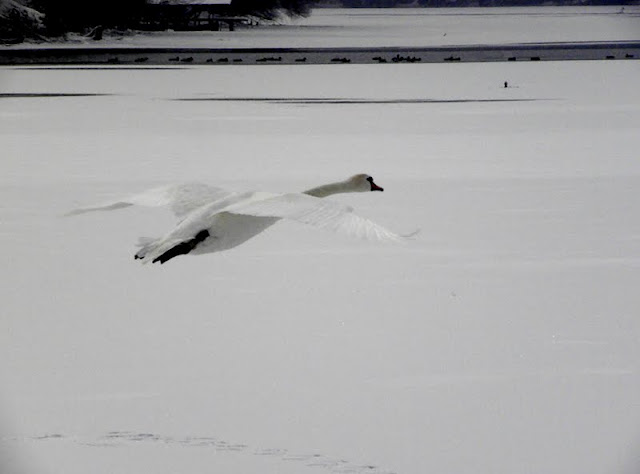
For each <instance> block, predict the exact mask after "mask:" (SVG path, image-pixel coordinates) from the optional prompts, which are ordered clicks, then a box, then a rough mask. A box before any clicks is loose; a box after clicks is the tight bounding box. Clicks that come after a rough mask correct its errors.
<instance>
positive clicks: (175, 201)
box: [66, 183, 234, 218]
mask: <svg viewBox="0 0 640 474" xmlns="http://www.w3.org/2000/svg"><path fill="white" fill-rule="evenodd" d="M232 194H234V193H232V192H230V191H226V190H224V189H221V188H216V187H213V186H209V185H207V184H202V183H185V184H173V185H169V186H161V187H158V188H153V189H149V190H147V191H143V192H142V193H139V194H132V195H131V196H128V197H125V198H123V199H119V200H117V201H111V202H107V203H104V204H101V205H97V206H91V207H83V208H78V209H74V210H73V211H71V212H69V213H67V214H66V215H67V216H73V215H77V214H84V213H85V212H93V211H111V210H114V209H122V208H124V207H130V206H147V207H163V206H167V207H169V208H170V209H171V211H172V212H173V213H174V214H175V215H176V216H177V217H180V218H181V217H184V216H186V215H187V214H189V213H190V212H192V211H193V210H195V209H198V208H199V207H202V206H204V205H205V204H208V203H211V202H214V201H218V200H220V199H224V198H227V197H229V196H230V195H232Z"/></svg>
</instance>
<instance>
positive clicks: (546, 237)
mask: <svg viewBox="0 0 640 474" xmlns="http://www.w3.org/2000/svg"><path fill="white" fill-rule="evenodd" d="M639 68H640V65H639V63H638V62H636V61H590V62H579V61H578V62H545V63H491V64H441V65H429V64H412V65H406V64H405V65H386V66H384V65H342V66H302V67H301V66H297V67H295V66H260V67H258V66H229V67H225V68H206V67H186V68H165V69H152V68H149V69H144V68H141V69H130V68H111V69H108V70H104V69H77V68H59V69H40V68H2V69H0V86H1V89H2V96H1V98H0V140H1V143H2V165H1V166H2V173H0V222H1V227H0V228H1V232H0V255H1V261H2V273H1V277H2V282H1V284H0V301H1V302H2V310H1V311H0V322H1V325H2V328H3V330H2V333H0V380H1V381H2V389H1V391H0V430H1V433H0V438H1V439H0V463H1V466H2V469H1V471H2V473H3V474H4V473H6V474H22V473H29V474H33V473H37V474H40V473H42V474H50V473H51V474H76V473H77V474H85V473H87V472H91V473H97V474H102V473H104V474H107V473H109V474H111V473H122V474H125V473H126V474H134V473H136V474H137V473H141V472H145V473H154V474H165V473H167V474H169V473H171V474H174V473H185V474H190V473H193V474H199V473H210V472H220V473H248V474H265V473H267V474H268V473H283V474H287V473H291V474H293V473H296V474H304V473H307V472H308V473H318V474H320V473H327V472H343V473H398V474H422V473H436V472H437V473H452V474H454V473H455V474H458V473H481V474H485V473H486V474H513V473H542V472H544V473H546V474H555V473H557V474H565V473H567V472H576V473H578V472H579V473H581V474H602V473H607V474H610V473H616V474H632V473H635V472H637V471H638V469H639V468H640V406H639V404H638V399H639V398H640V375H639V374H640V372H639V370H640V362H639V361H640V344H639V342H640V321H639V319H638V308H639V307H640V294H639V293H638V290H637V289H638V286H639V284H640V211H639V210H638V206H637V202H638V189H639V187H640V160H638V146H637V145H638V129H639V127H640V89H639V88H638V87H637V77H638V73H639V72H640V70H639ZM504 81H508V83H509V86H510V87H508V88H504V86H503V83H504ZM64 94H83V95H64ZM56 95H58V96H56ZM176 99H191V100H176ZM216 99H225V100H216ZM226 99H238V100H226ZM247 99H252V100H247ZM270 99H296V100H288V101H282V100H270ZM309 99H323V100H309ZM344 99H356V100H344ZM356 172H367V173H370V174H372V175H373V176H374V177H375V178H376V181H377V182H378V183H379V184H380V185H381V186H384V187H385V192H384V193H371V194H358V195H344V196H335V197H334V198H333V199H335V200H338V201H341V202H345V203H348V204H351V205H353V206H354V207H355V208H356V210H357V211H358V212H359V213H360V214H362V215H365V216H367V217H370V218H372V219H374V220H375V221H377V222H379V223H381V224H383V225H385V226H387V227H389V228H391V229H394V230H397V231H399V232H409V231H411V230H413V229H415V228H421V229H422V233H421V234H420V236H419V237H418V238H417V239H416V240H415V242H414V243H412V244H410V245H407V246H393V245H373V244H368V243H362V242H356V241H351V240H349V239H346V238H342V237H339V236H336V235H332V234H325V233H322V232H319V231H315V230H313V229H306V228H302V227H301V226H297V225H294V224H288V223H279V224H278V225H277V226H275V227H273V228H272V229H270V230H268V231H267V232H266V233H265V234H263V235H261V236H259V237H258V238H256V239H254V240H252V241H249V242H248V243H246V244H245V245H243V246H241V247H238V248H237V249H234V250H232V251H229V252H227V253H223V254H217V255H207V256H199V257H183V258H178V259H175V260H172V261H171V262H169V263H167V264H166V265H164V266H157V265H154V266H149V265H148V266H143V265H140V264H139V263H138V262H136V261H134V260H133V253H134V251H135V246H134V243H135V241H136V240H137V238H138V237H139V236H142V235H151V236H153V235H159V234H161V233H163V232H165V231H166V230H167V228H168V227H169V226H171V225H172V223H173V219H172V217H171V216H170V215H169V213H168V212H163V211H162V210H145V209H128V210H121V211H117V212H113V213H102V214H100V213H99V214H93V215H90V214H87V215H83V216H77V217H74V218H63V217H61V215H62V214H63V213H65V212H66V211H68V210H69V209H71V208H73V207H75V206H80V205H87V204H92V203H96V202H101V201H103V200H107V199H110V198H115V197H119V196H122V195H124V194H128V193H130V192H134V191H138V190H142V189H146V188H148V187H151V186H155V185H159V184H163V183H169V182H180V181H186V180H200V181H204V182H208V183H211V184H215V185H219V186H223V187H228V188H232V189H264V190H273V191H288V190H302V189H305V188H308V187H312V186H314V185H316V184H320V183H324V182H327V181H332V180H336V179H341V178H343V177H345V176H349V175H351V174H353V173H356Z"/></svg>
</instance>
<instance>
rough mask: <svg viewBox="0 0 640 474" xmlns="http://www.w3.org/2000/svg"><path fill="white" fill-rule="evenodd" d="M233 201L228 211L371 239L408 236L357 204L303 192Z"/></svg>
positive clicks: (398, 239) (386, 239)
mask: <svg viewBox="0 0 640 474" xmlns="http://www.w3.org/2000/svg"><path fill="white" fill-rule="evenodd" d="M262 194H263V196H261V197H260V198H258V199H256V198H255V197H254V198H252V199H249V200H246V201H241V202H238V203H236V204H233V205H231V206H229V207H228V208H226V209H225V211H226V212H230V213H233V214H242V215H247V216H257V217H277V218H280V219H288V220H293V221H296V222H300V223H302V224H307V225H310V226H313V227H318V228H321V229H326V230H329V231H332V232H337V233H341V234H345V235H348V236H350V237H356V238H360V239H365V240H371V241H395V242H401V241H404V240H405V238H403V237H402V236H400V235H398V234H396V233H394V232H392V231H390V230H388V229H386V228H384V227H382V226H381V225H379V224H376V223H375V222H373V221H371V220H369V219H367V218H365V217H362V216H359V215H358V214H356V213H354V212H353V208H352V207H350V206H347V205H344V204H340V203H337V202H334V201H331V200H327V199H321V198H317V197H313V196H308V195H306V194H301V193H288V194H271V195H270V196H265V195H264V194H265V193H262Z"/></svg>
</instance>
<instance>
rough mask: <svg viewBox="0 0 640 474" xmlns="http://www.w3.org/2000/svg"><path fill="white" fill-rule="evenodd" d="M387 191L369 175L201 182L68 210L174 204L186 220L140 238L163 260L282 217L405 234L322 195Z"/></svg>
mask: <svg viewBox="0 0 640 474" xmlns="http://www.w3.org/2000/svg"><path fill="white" fill-rule="evenodd" d="M364 191H383V189H382V188H381V187H379V186H377V185H376V184H375V183H374V182H373V178H371V177H370V176H368V175H365V174H359V175H355V176H353V177H351V178H349V179H347V180H345V181H341V182H338V183H330V184H326V185H323V186H318V187H316V188H313V189H309V190H308V191H305V192H304V193H290V194H281V193H266V192H244V193H236V192H229V191H225V190H223V189H220V188H214V187H211V186H207V185H204V184H200V183H193V184H181V185H175V186H166V187H162V188H155V189H152V190H149V191H146V192H144V193H141V194H136V195H133V196H130V197H128V198H126V199H122V200H120V201H116V202H112V203H108V204H105V205H101V206H96V207H88V208H82V209H77V210H75V211H72V212H71V213H69V214H82V213H85V212H91V211H102V210H113V209H120V208H124V207H129V206H133V205H142V206H169V207H170V208H171V209H172V211H173V212H174V214H175V215H176V216H177V217H178V218H179V219H181V220H180V221H179V223H178V225H177V226H176V227H174V228H173V229H172V230H171V231H170V232H169V233H167V234H166V235H165V236H164V237H161V238H158V239H146V238H145V239H141V240H140V244H139V245H140V247H141V248H140V250H138V252H137V253H136V255H135V258H136V259H142V260H143V262H149V261H152V262H153V263H156V262H160V263H164V262H166V261H167V260H170V259H171V258H173V257H176V256H178V255H184V254H188V253H191V254H203V253H211V252H220V251H223V250H228V249H231V248H233V247H237V246H238V245H240V244H242V243H244V242H246V241H247V240H249V239H251V238H253V237H255V236H256V235H258V234H259V233H261V232H263V231H264V230H265V229H267V228H268V227H270V226H272V225H273V224H275V223H276V222H278V221H279V220H280V219H290V220H294V221H298V222H301V223H304V224H308V225H312V226H315V227H320V228H326V229H329V230H332V231H335V232H342V233H346V234H348V235H351V236H353V237H359V238H365V239H370V240H391V241H401V240H403V237H401V236H399V235H397V234H395V233H393V232H391V231H389V230H387V229H385V228H383V227H381V226H379V225H378V224H375V223H374V222H372V221H370V220H368V219H365V218H363V217H360V216H358V215H357V214H354V213H353V212H352V211H353V210H352V209H351V208H350V207H349V206H345V205H342V204H338V203H335V202H332V201H327V200H324V199H321V198H323V197H325V196H330V195H332V194H338V193H348V192H364Z"/></svg>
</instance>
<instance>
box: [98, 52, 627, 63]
mask: <svg viewBox="0 0 640 474" xmlns="http://www.w3.org/2000/svg"><path fill="white" fill-rule="evenodd" d="M518 59H520V60H521V59H525V60H527V59H528V60H529V61H540V60H541V58H540V56H530V57H529V58H517V57H515V56H511V57H509V58H507V61H517V60H518ZM605 59H617V58H616V56H614V55H607V56H605ZM624 59H635V56H634V55H633V54H629V53H627V54H625V56H624ZM372 60H373V61H374V62H377V63H387V62H389V60H388V59H387V58H384V57H382V56H375V57H373V58H372ZM461 60H462V58H461V57H460V56H453V55H451V56H447V57H446V58H443V61H445V62H459V61H461ZM148 61H149V57H146V56H143V57H139V58H136V59H135V60H134V62H135V63H138V64H144V63H146V62H148ZM390 61H391V62H393V63H416V62H420V61H422V58H419V57H416V56H400V55H399V54H397V55H395V56H393V57H392V58H391V59H390ZM120 62H121V61H120V59H119V58H117V57H116V58H109V59H108V60H107V63H109V64H120ZM169 62H174V63H193V62H194V58H193V56H187V57H180V56H174V57H171V58H169ZM206 62H207V63H209V64H211V63H218V64H227V63H236V64H238V63H242V62H244V60H243V59H242V58H232V59H229V58H226V57H222V58H218V59H216V60H214V59H213V58H209V59H207V60H206ZM255 62H256V63H281V62H283V61H282V56H277V57H274V56H265V57H262V58H258V59H256V60H255ZM294 62H296V63H306V62H307V58H306V57H299V58H295V59H294ZM331 62H332V63H337V64H349V63H351V59H349V58H346V57H335V58H332V59H331Z"/></svg>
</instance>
